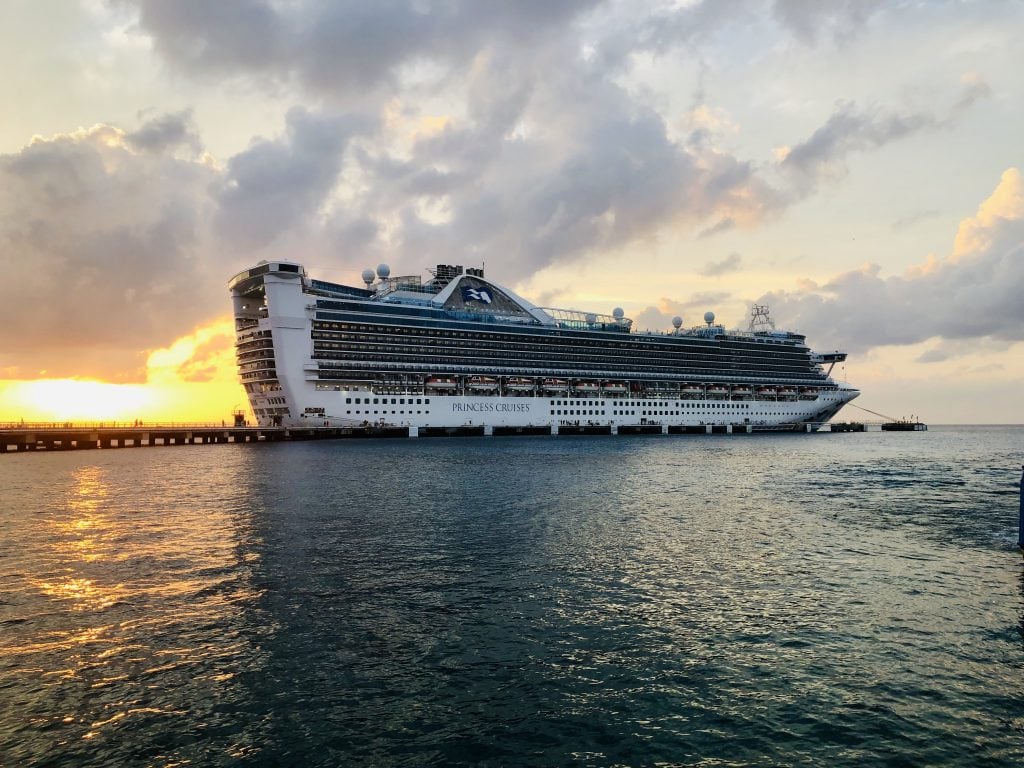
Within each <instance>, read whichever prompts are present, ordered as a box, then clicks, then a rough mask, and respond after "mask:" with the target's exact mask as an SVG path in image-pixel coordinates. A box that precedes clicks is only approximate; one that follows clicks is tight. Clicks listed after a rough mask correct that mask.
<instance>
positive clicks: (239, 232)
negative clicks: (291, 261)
mask: <svg viewBox="0 0 1024 768" xmlns="http://www.w3.org/2000/svg"><path fill="white" fill-rule="evenodd" d="M286 124H287V126H286V130H285V134H284V135H283V136H282V137H280V138H277V139H257V140H255V141H253V142H252V144H251V145H250V146H249V148H248V149H246V150H245V151H243V152H240V153H239V154H237V155H235V156H234V157H232V158H231V159H230V160H229V161H228V163H227V172H226V174H225V175H224V177H223V179H222V181H221V183H220V186H219V187H218V189H217V190H216V193H215V196H216V199H217V202H218V204H219V210H218V213H217V222H216V224H217V229H218V232H219V233H220V234H221V235H222V236H223V237H224V238H225V239H227V240H229V241H230V242H231V243H232V244H233V246H235V247H238V246H242V247H249V248H258V247H261V246H263V245H266V244H268V243H270V242H272V241H273V240H274V239H275V238H277V237H278V236H280V235H281V234H283V233H288V231H289V230H292V229H294V228H299V227H301V226H302V225H304V224H307V223H308V222H309V221H310V219H311V218H312V217H313V216H314V215H315V214H316V213H317V212H318V211H319V209H320V207H321V205H322V204H323V203H324V201H325V200H326V199H327V196H328V195H329V194H330V193H331V191H332V189H333V188H334V186H335V183H336V182H337V180H338V174H339V173H340V172H341V168H342V162H343V156H344V151H345V148H346V146H347V144H348V142H349V140H350V139H351V137H352V136H353V135H354V134H356V133H358V132H359V131H362V130H365V129H366V128H367V126H368V124H367V123H366V122H365V121H363V120H361V119H360V118H357V117H352V116H349V115H340V116H332V115H328V114H323V113H320V114H313V113H310V112H308V111H307V110H305V109H301V108H294V109H292V110H290V111H289V112H288V115H287V117H286Z"/></svg>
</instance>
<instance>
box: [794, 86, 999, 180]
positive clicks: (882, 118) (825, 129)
mask: <svg viewBox="0 0 1024 768" xmlns="http://www.w3.org/2000/svg"><path fill="white" fill-rule="evenodd" d="M989 93H990V90H989V88H988V86H987V85H985V84H984V82H981V81H980V80H977V79H969V80H968V82H967V83H966V84H965V88H964V90H963V91H962V94H961V96H960V98H959V99H958V100H957V102H956V103H955V104H954V105H953V106H952V108H951V109H950V111H949V114H948V115H947V116H946V117H943V118H940V117H936V116H935V115H933V114H931V113H928V112H921V111H916V112H915V111H903V112H899V111H884V110H882V109H881V108H879V107H877V106H872V107H868V108H860V107H858V106H857V105H856V104H854V103H852V102H846V101H841V102H839V103H838V104H837V106H836V110H835V112H833V113H832V115H831V116H830V117H829V119H828V120H827V121H826V122H825V124H824V125H822V126H821V127H820V128H818V129H817V130H815V131H814V133H813V134H811V136H810V137H809V138H807V139H806V140H804V141H802V142H800V143H798V144H796V145H794V146H792V147H782V148H780V149H778V150H776V154H777V156H778V157H779V158H780V160H779V169H780V170H781V171H782V172H783V173H784V174H786V175H787V176H788V177H789V179H790V181H791V183H792V184H793V192H794V194H795V196H797V197H799V196H803V195H806V194H808V193H809V192H810V191H811V190H813V189H814V187H815V186H816V185H817V184H818V183H819V182H821V181H825V180H829V179H835V178H839V177H841V176H843V175H845V173H846V165H845V160H846V157H847V156H848V155H850V154H851V153H854V152H862V151H866V150H871V149H879V148H881V147H884V146H885V145H887V144H890V143H892V142H894V141H899V140H901V139H905V138H907V137H908V136H911V135H912V134H915V133H919V132H921V131H925V130H937V129H940V128H948V127H950V126H951V125H953V124H954V123H955V122H956V120H957V119H958V118H959V117H960V116H961V115H962V114H963V112H964V111H966V110H967V109H968V108H969V107H970V105H971V104H973V103H974V102H975V101H977V100H978V99H980V98H984V97H986V96H987V95H988V94H989Z"/></svg>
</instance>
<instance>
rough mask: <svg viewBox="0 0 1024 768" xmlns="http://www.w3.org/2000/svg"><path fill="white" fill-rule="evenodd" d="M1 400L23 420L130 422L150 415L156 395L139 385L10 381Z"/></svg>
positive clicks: (75, 380) (62, 381)
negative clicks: (140, 415) (139, 416)
mask: <svg viewBox="0 0 1024 768" xmlns="http://www.w3.org/2000/svg"><path fill="white" fill-rule="evenodd" d="M6 389H7V391H6V392H5V397H4V399H5V400H7V401H8V406H7V408H6V409H5V410H8V411H9V412H10V413H11V414H13V413H14V412H18V413H20V414H21V416H20V418H22V419H25V420H26V421H132V420H134V419H136V418H138V415H139V414H145V413H147V412H151V411H152V409H153V406H154V405H155V404H156V403H155V401H156V393H155V392H154V391H152V390H151V389H149V388H148V387H146V386H144V385H141V384H109V383H106V382H102V381H91V380H83V379H43V380H40V381H23V382H11V383H9V384H8V386H7V387H6Z"/></svg>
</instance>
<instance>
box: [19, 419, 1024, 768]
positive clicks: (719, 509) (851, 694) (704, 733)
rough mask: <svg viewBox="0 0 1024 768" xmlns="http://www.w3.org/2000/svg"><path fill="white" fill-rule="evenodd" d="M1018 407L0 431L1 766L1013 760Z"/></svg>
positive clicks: (1019, 620)
mask: <svg viewBox="0 0 1024 768" xmlns="http://www.w3.org/2000/svg"><path fill="white" fill-rule="evenodd" d="M1022 461H1024V429H1022V428H947V429H944V430H940V429H935V428H933V430H932V431H931V432H928V433H925V434H914V433H868V434H844V435H810V436H807V435H791V436H693V437H644V438H627V437H619V438H608V437H597V438H571V437H558V438H550V437H543V438H481V439H433V440H429V439H421V440H403V441H379V442H375V441H337V442H323V443H315V444H314V443H305V444H291V445H240V446H233V445H222V446H212V445H211V446H181V447H167V448H153V449H140V450H130V449H124V450H109V451H87V452H68V453H50V454H35V455H28V454H18V455H10V456H4V457H0V489H2V490H0V526H2V528H0V531H2V533H0V765H4V766H22V765H53V766H58V765H59V766H63V765H74V766H101V765H102V766H107V765H140V766H141V765H154V766H167V765H177V764H182V763H186V762H189V761H191V762H192V763H193V764H196V765H214V766H216V765H239V764H243V765H246V764H248V765H340V764H369V765H425V764H426V765H431V764H432V765H458V764H478V763H479V764H488V765H573V764H575V765H601V766H604V765H654V764H658V763H670V764H682V765H841V766H864V765H907V766H919V765H972V766H982V765H1017V764H1021V762H1022V761H1024V580H1022V559H1021V555H1020V553H1019V551H1018V550H1017V547H1016V543H1015V542H1016V526H1017V509H1018V497H1017V488H1016V483H1017V482H1018V481H1019V479H1020V465H1021V462H1022Z"/></svg>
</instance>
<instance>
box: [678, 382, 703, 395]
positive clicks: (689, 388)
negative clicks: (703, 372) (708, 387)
mask: <svg viewBox="0 0 1024 768" xmlns="http://www.w3.org/2000/svg"><path fill="white" fill-rule="evenodd" d="M700 389H701V388H700V384H683V386H681V387H680V388H679V391H680V392H682V393H683V394H684V395H699V394H700Z"/></svg>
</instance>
